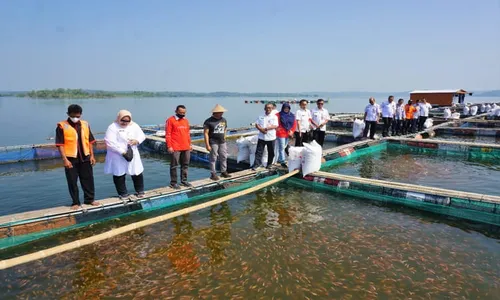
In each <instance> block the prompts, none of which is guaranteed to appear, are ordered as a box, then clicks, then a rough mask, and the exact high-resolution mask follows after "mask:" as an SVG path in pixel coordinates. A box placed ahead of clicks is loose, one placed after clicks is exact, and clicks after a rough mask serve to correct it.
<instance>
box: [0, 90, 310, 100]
mask: <svg viewBox="0 0 500 300" xmlns="http://www.w3.org/2000/svg"><path fill="white" fill-rule="evenodd" d="M0 97H18V98H33V99H112V98H158V97H168V98H177V97H178V98H181V97H255V98H262V97H294V98H308V97H318V95H317V94H314V93H311V94H307V93H235V92H211V93H195V92H146V91H131V92H109V91H87V90H82V89H55V90H34V91H30V92H11V93H1V94H0Z"/></svg>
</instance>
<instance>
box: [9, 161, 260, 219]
mask: <svg viewBox="0 0 500 300" xmlns="http://www.w3.org/2000/svg"><path fill="white" fill-rule="evenodd" d="M268 172H269V171H268V170H265V169H263V170H257V171H252V170H251V169H249V170H244V171H240V172H235V173H231V175H232V178H229V179H223V178H221V179H220V180H218V181H213V180H211V179H209V178H205V179H200V180H196V181H193V182H191V184H192V185H193V187H192V188H187V187H182V188H181V189H180V190H175V189H172V188H170V187H162V188H157V189H153V190H149V191H146V192H145V197H143V198H137V197H135V196H131V197H130V200H131V201H128V202H126V203H124V202H123V201H122V200H120V199H119V198H118V197H111V198H106V199H100V200H98V201H99V202H100V203H101V205H100V206H91V205H86V204H84V205H83V206H82V208H81V209H77V210H71V209H70V207H69V206H59V207H53V208H47V209H41V210H35V211H28V212H23V213H17V214H12V215H6V216H1V217H0V226H5V225H8V223H9V222H22V221H27V220H30V219H40V218H48V217H62V216H70V215H77V214H82V213H91V212H93V211H99V210H102V209H105V208H109V207H113V206H116V205H128V204H133V203H134V201H138V202H142V201H144V200H147V199H149V198H152V197H156V196H168V195H174V194H180V193H184V192H187V191H190V190H197V189H201V188H205V187H209V186H215V185H221V184H224V183H226V182H231V181H234V180H237V179H245V178H251V177H254V176H255V175H256V174H257V173H260V174H264V173H268ZM68 201H69V200H68Z"/></svg>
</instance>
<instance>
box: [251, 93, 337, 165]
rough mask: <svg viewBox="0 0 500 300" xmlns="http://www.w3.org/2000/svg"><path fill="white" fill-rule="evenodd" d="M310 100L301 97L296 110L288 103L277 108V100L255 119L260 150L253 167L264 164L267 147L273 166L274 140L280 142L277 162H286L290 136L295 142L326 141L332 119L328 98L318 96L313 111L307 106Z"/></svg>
mask: <svg viewBox="0 0 500 300" xmlns="http://www.w3.org/2000/svg"><path fill="white" fill-rule="evenodd" d="M307 104H308V101H307V100H305V99H302V100H300V102H299V107H300V108H299V109H298V110H297V111H296V112H295V114H293V113H292V112H291V107H290V104H289V103H284V104H283V105H282V107H281V111H279V112H278V111H277V110H276V104H274V103H267V104H266V105H265V106H264V114H262V115H261V116H259V117H258V118H257V120H256V121H255V127H256V128H257V130H258V131H259V134H258V142H257V150H256V152H255V161H254V164H253V165H252V170H256V169H257V168H259V167H261V166H262V157H263V154H264V149H265V148H266V147H267V165H266V168H271V167H272V163H273V161H274V149H275V144H276V143H277V144H278V163H280V164H281V165H282V166H286V155H285V154H286V151H287V149H288V148H287V147H288V144H289V142H290V139H295V146H296V147H301V146H303V143H308V142H311V141H313V140H315V141H316V142H317V143H318V144H320V145H321V146H323V144H324V141H325V132H326V124H327V123H328V121H329V120H330V114H329V113H328V110H327V109H326V108H324V104H325V101H324V100H323V99H318V100H317V101H316V108H314V109H313V110H312V111H311V110H309V109H308V108H307Z"/></svg>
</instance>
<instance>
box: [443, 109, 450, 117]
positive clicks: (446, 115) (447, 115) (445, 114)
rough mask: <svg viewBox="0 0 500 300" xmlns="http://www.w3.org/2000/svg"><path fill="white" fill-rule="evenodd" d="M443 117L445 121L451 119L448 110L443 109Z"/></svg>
mask: <svg viewBox="0 0 500 300" xmlns="http://www.w3.org/2000/svg"><path fill="white" fill-rule="evenodd" d="M443 117H444V118H445V119H449V118H450V117H451V109H450V108H448V107H447V108H445V109H444V112H443Z"/></svg>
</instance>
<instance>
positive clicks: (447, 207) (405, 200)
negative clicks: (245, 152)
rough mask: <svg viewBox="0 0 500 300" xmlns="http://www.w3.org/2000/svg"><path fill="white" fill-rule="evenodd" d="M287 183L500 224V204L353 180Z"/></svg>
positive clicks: (294, 179)
mask: <svg viewBox="0 0 500 300" xmlns="http://www.w3.org/2000/svg"><path fill="white" fill-rule="evenodd" d="M287 182H288V183H289V184H291V185H294V186H297V187H300V188H305V189H313V190H318V191H326V192H335V193H340V194H344V195H348V196H352V197H356V198H357V199H366V200H371V201H377V202H382V203H388V204H397V205H401V206H406V207H410V208H414V209H418V210H423V211H427V212H431V213H436V214H441V215H446V216H450V217H455V218H460V219H466V220H470V221H475V222H480V223H485V224H490V225H495V226H500V204H499V203H491V202H479V201H472V200H468V199H462V198H455V197H441V196H432V195H420V196H421V197H414V199H412V198H410V197H409V196H410V194H413V193H409V192H404V191H401V190H394V189H388V188H384V187H379V186H374V185H370V184H361V183H352V182H351V183H349V184H347V185H343V184H339V186H334V185H328V184H324V183H321V182H311V181H306V180H301V179H296V178H291V179H288V181H287ZM415 195H416V194H415Z"/></svg>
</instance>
